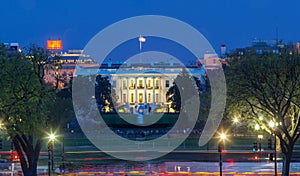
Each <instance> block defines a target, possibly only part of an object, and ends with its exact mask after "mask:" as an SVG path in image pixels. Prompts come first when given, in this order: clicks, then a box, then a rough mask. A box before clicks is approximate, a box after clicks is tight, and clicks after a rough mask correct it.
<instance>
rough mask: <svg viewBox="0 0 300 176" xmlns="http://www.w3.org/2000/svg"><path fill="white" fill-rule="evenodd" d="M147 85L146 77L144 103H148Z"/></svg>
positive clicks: (145, 78)
mask: <svg viewBox="0 0 300 176" xmlns="http://www.w3.org/2000/svg"><path fill="white" fill-rule="evenodd" d="M146 85H147V77H144V103H147V89H146Z"/></svg>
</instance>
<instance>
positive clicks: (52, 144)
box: [48, 133, 55, 176]
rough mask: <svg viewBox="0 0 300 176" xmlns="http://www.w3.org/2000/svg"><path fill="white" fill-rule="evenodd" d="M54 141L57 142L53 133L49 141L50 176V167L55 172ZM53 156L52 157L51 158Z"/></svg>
mask: <svg viewBox="0 0 300 176" xmlns="http://www.w3.org/2000/svg"><path fill="white" fill-rule="evenodd" d="M54 140H55V135H54V134H53V133H51V134H50V135H49V141H48V175H49V176H50V166H52V167H51V169H52V170H53V165H54V163H53V146H54ZM51 154H52V157H50V156H51Z"/></svg>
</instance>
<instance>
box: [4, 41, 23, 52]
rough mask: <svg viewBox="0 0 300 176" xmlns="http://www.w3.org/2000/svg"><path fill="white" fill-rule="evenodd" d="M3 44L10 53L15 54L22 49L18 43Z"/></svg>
mask: <svg viewBox="0 0 300 176" xmlns="http://www.w3.org/2000/svg"><path fill="white" fill-rule="evenodd" d="M4 46H5V47H6V49H7V51H8V53H10V54H15V53H18V52H21V51H22V50H21V48H20V45H19V43H4Z"/></svg>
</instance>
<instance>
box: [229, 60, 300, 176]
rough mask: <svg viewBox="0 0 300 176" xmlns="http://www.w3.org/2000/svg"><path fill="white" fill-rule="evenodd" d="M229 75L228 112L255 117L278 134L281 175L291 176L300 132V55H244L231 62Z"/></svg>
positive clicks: (270, 130) (255, 119) (243, 116)
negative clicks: (290, 171) (292, 162)
mask: <svg viewBox="0 0 300 176" xmlns="http://www.w3.org/2000/svg"><path fill="white" fill-rule="evenodd" d="M226 78H227V86H228V95H229V96H228V106H227V110H228V113H229V114H230V115H234V114H240V115H241V118H244V119H250V120H254V121H255V122H256V123H257V124H259V125H260V126H261V127H262V129H263V130H264V131H266V132H268V133H270V134H275V136H276V137H277V139H278V140H279V143H280V148H281V151H282V155H283V168H282V175H284V176H288V175H289V170H290V161H291V158H292V155H293V149H294V145H295V142H296V141H297V140H298V138H299V135H300V133H299V120H300V84H299V82H300V57H299V55H274V54H264V55H256V54H249V55H245V56H244V57H241V58H240V59H235V60H233V61H231V62H230V67H228V68H227V70H226ZM270 122H271V123H274V124H275V127H274V128H271V127H270V126H269V124H270Z"/></svg>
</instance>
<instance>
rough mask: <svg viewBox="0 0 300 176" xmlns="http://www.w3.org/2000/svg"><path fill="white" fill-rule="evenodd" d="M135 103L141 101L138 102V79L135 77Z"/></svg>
mask: <svg viewBox="0 0 300 176" xmlns="http://www.w3.org/2000/svg"><path fill="white" fill-rule="evenodd" d="M134 82H135V85H134V86H135V89H134V90H135V103H138V102H139V101H138V96H137V77H135V81H134Z"/></svg>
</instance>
